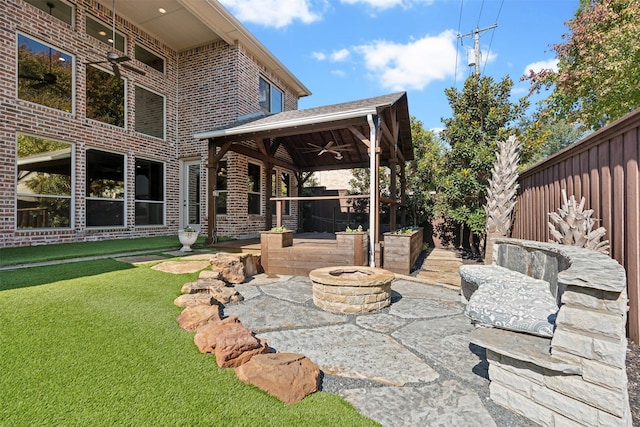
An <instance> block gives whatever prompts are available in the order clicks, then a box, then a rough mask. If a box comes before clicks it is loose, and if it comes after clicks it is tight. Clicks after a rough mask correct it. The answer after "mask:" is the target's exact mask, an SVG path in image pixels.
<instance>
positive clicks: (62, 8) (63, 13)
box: [25, 0, 74, 26]
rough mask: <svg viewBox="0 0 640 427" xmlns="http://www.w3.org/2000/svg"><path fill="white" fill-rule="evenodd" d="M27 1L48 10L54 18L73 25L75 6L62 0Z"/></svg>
mask: <svg viewBox="0 0 640 427" xmlns="http://www.w3.org/2000/svg"><path fill="white" fill-rule="evenodd" d="M25 1H26V2H27V3H29V4H31V5H33V6H35V7H37V8H38V9H40V10H43V11H45V12H47V13H48V14H49V15H51V16H53V17H54V18H58V19H59V20H61V21H62V22H64V23H66V24H69V25H71V26H73V16H74V13H73V12H74V10H73V6H72V5H71V4H69V3H67V2H65V1H62V0H25Z"/></svg>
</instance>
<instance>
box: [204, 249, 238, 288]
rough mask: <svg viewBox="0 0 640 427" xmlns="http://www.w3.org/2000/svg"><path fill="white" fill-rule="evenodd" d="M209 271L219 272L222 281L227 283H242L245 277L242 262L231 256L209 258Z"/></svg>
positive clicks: (220, 254)
mask: <svg viewBox="0 0 640 427" xmlns="http://www.w3.org/2000/svg"><path fill="white" fill-rule="evenodd" d="M210 263H211V270H213V271H219V272H220V274H221V276H222V280H224V281H225V282H227V283H231V284H235V283H244V281H245V279H246V276H245V271H244V265H243V264H242V261H241V260H240V259H239V258H238V257H237V256H234V255H231V254H224V253H219V254H213V255H212V256H211V261H210Z"/></svg>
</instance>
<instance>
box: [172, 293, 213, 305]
mask: <svg viewBox="0 0 640 427" xmlns="http://www.w3.org/2000/svg"><path fill="white" fill-rule="evenodd" d="M173 303H174V304H175V305H177V306H178V307H189V306H192V305H217V304H218V300H217V299H216V298H214V297H213V295H211V294H205V293H197V294H183V295H180V296H179V297H178V298H176V299H174V300H173Z"/></svg>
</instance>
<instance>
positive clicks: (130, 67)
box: [120, 64, 146, 76]
mask: <svg viewBox="0 0 640 427" xmlns="http://www.w3.org/2000/svg"><path fill="white" fill-rule="evenodd" d="M120 66H121V67H123V68H126V69H127V70H130V71H133V72H134V73H138V74H140V75H141V76H144V75H145V74H146V73H145V72H144V71H142V70H138V69H137V68H134V67H132V66H130V65H127V64H120Z"/></svg>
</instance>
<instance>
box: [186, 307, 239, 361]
mask: <svg viewBox="0 0 640 427" xmlns="http://www.w3.org/2000/svg"><path fill="white" fill-rule="evenodd" d="M232 323H240V321H239V320H238V316H229V317H227V318H224V319H222V320H220V321H219V322H214V321H210V322H207V323H205V324H203V325H201V326H200V327H199V328H198V329H197V330H196V336H195V337H194V338H193V342H194V343H195V344H196V346H197V347H198V350H200V353H213V352H214V350H215V348H216V339H217V337H218V335H220V332H221V331H222V330H223V329H224V328H225V327H226V326H225V325H227V324H232Z"/></svg>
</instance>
